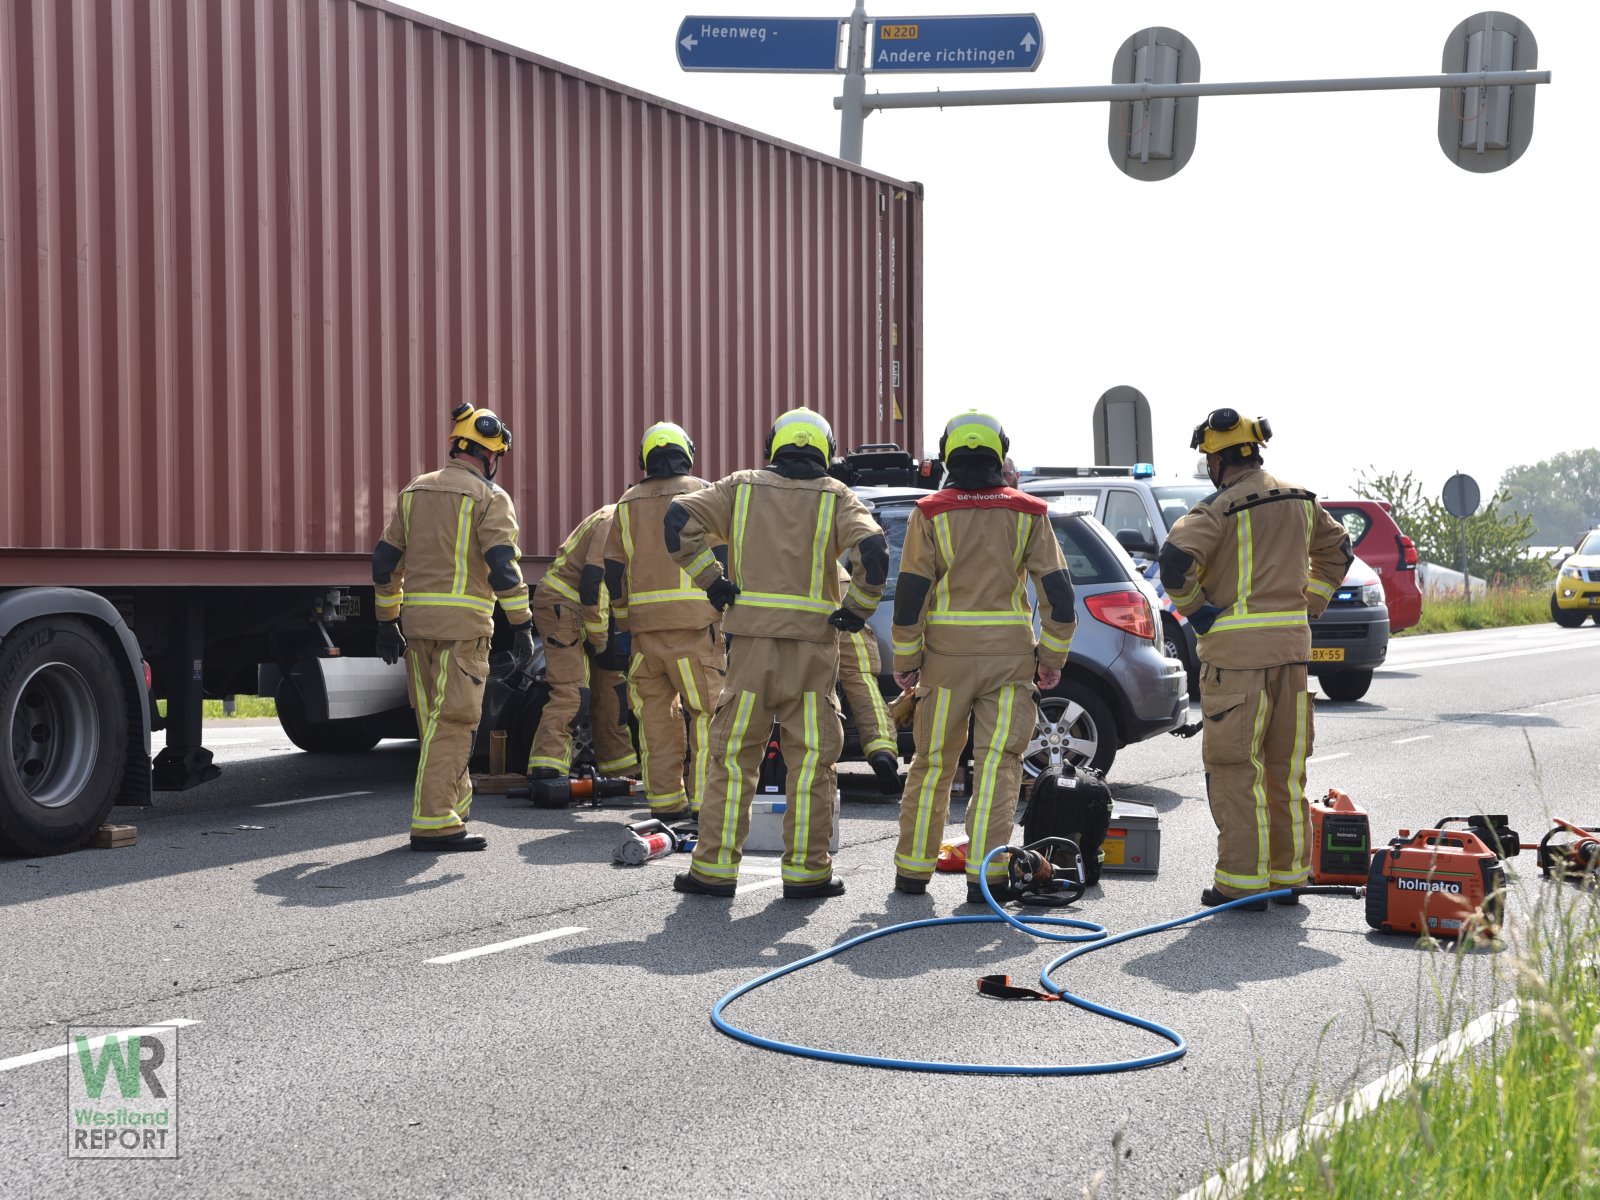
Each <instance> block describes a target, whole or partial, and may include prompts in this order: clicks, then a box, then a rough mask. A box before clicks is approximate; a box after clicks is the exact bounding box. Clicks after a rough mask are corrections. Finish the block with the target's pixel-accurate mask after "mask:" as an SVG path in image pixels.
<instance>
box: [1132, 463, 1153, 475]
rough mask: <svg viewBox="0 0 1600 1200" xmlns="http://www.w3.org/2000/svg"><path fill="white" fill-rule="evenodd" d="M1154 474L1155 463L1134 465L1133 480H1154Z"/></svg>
mask: <svg viewBox="0 0 1600 1200" xmlns="http://www.w3.org/2000/svg"><path fill="white" fill-rule="evenodd" d="M1155 474H1156V465H1155V463H1134V464H1133V477H1134V478H1135V479H1154V478H1155Z"/></svg>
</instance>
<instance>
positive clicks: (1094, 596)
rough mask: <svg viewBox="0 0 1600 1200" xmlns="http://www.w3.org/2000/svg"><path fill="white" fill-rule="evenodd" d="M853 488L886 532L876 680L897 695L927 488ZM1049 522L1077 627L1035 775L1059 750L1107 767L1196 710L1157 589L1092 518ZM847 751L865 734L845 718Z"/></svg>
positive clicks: (1049, 701)
mask: <svg viewBox="0 0 1600 1200" xmlns="http://www.w3.org/2000/svg"><path fill="white" fill-rule="evenodd" d="M856 493H857V494H858V495H859V496H860V497H861V498H862V499H863V500H867V501H870V502H871V503H872V505H873V507H874V508H875V509H876V515H877V518H878V520H879V521H880V522H881V523H882V525H883V528H884V531H885V533H886V534H887V535H888V541H889V584H888V587H887V589H886V590H885V591H884V596H883V603H882V604H880V605H879V606H878V611H877V612H876V613H875V614H874V615H873V618H872V621H871V624H870V628H871V629H872V631H873V633H874V634H876V636H877V638H878V650H879V654H880V656H881V660H882V663H883V674H882V675H881V676H880V677H879V679H878V686H879V688H880V689H882V691H883V694H884V695H885V697H892V696H894V695H895V694H897V692H898V691H899V689H898V688H897V687H896V686H895V683H894V678H893V674H892V666H893V663H894V658H893V655H892V654H891V652H890V626H891V625H892V624H893V613H894V585H895V580H896V578H897V577H898V576H899V573H900V550H901V546H902V545H903V544H904V541H905V534H906V521H907V519H908V518H909V517H910V515H911V506H912V505H913V504H915V503H916V502H917V500H918V499H919V498H921V497H923V496H926V495H927V494H928V493H927V492H926V491H925V490H923V489H919V488H909V487H858V488H856ZM1050 523H1051V525H1052V526H1053V528H1054V530H1055V535H1056V539H1057V540H1058V541H1059V542H1060V543H1061V549H1062V552H1063V553H1064V554H1065V556H1066V560H1067V567H1068V569H1069V570H1070V571H1071V572H1072V587H1073V591H1074V592H1075V594H1076V596H1077V610H1078V611H1077V617H1078V624H1077V629H1076V632H1075V633H1074V634H1073V638H1072V651H1071V653H1070V654H1069V655H1068V657H1067V665H1066V668H1065V669H1064V670H1063V671H1062V672H1061V684H1060V686H1059V687H1057V688H1056V689H1055V690H1054V691H1051V692H1048V693H1045V694H1043V695H1042V696H1041V697H1040V700H1039V716H1038V723H1037V727H1036V729H1035V731H1034V737H1033V739H1032V740H1031V741H1030V743H1029V745H1028V750H1027V756H1026V758H1025V759H1024V767H1025V769H1026V770H1027V772H1028V774H1029V775H1030V776H1032V775H1037V774H1038V773H1039V771H1040V770H1042V769H1043V768H1044V766H1045V765H1047V764H1048V763H1049V761H1050V758H1051V754H1052V752H1053V751H1054V752H1064V756H1065V757H1066V758H1067V759H1068V760H1069V761H1071V762H1073V763H1087V764H1088V765H1090V766H1093V767H1098V768H1099V769H1100V770H1102V771H1103V770H1107V769H1108V768H1109V767H1110V766H1111V762H1112V759H1114V758H1115V757H1116V754H1117V751H1118V750H1120V749H1121V748H1122V747H1123V746H1126V745H1130V744H1131V743H1134V742H1142V741H1144V740H1145V739H1146V738H1151V737H1155V736H1156V735H1157V734H1160V733H1166V732H1168V731H1170V730H1172V729H1174V728H1176V727H1177V726H1179V725H1181V724H1183V723H1184V721H1186V720H1187V719H1188V714H1189V696H1188V690H1187V689H1188V685H1187V679H1186V677H1185V674H1184V669H1183V664H1182V663H1181V662H1178V661H1175V660H1174V659H1171V658H1168V657H1167V656H1166V655H1165V653H1164V652H1163V643H1162V641H1161V638H1160V633H1161V625H1160V622H1159V621H1158V620H1157V618H1156V613H1157V612H1159V611H1160V602H1159V600H1158V599H1157V595H1156V591H1155V588H1154V587H1153V586H1152V585H1151V584H1149V583H1148V582H1147V581H1145V580H1144V579H1143V578H1141V577H1140V574H1139V571H1138V569H1137V568H1136V567H1135V566H1134V564H1133V562H1132V560H1131V559H1129V557H1128V555H1127V553H1126V551H1124V550H1123V548H1122V547H1121V546H1119V545H1118V544H1117V542H1116V540H1115V539H1114V538H1112V537H1111V535H1110V534H1108V533H1107V532H1106V530H1105V527H1104V526H1103V525H1101V524H1100V522H1098V521H1096V520H1095V519H1094V518H1093V517H1091V516H1086V515H1084V514H1081V513H1075V512H1071V511H1068V510H1065V509H1064V510H1062V511H1059V512H1057V511H1054V510H1053V511H1052V512H1051V515H1050ZM1030 598H1031V591H1030ZM914 750H915V746H914V744H913V742H912V737H911V734H910V732H909V731H907V730H901V731H900V753H901V757H903V758H905V759H907V760H909V759H910V757H911V755H912V753H913V751H914ZM843 757H845V758H847V759H851V758H853V759H859V758H860V757H861V745H860V739H859V737H858V736H857V735H856V731H855V727H854V725H853V724H852V723H851V722H850V721H849V720H848V719H847V720H846V722H845V753H844V756H843Z"/></svg>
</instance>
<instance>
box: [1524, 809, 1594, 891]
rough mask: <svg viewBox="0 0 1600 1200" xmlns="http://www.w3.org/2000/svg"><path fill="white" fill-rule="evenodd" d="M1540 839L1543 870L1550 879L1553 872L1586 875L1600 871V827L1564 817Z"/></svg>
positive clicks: (1555, 819)
mask: <svg viewBox="0 0 1600 1200" xmlns="http://www.w3.org/2000/svg"><path fill="white" fill-rule="evenodd" d="M1552 819H1553V820H1554V821H1555V824H1554V825H1552V826H1551V827H1550V832H1548V833H1546V834H1545V835H1544V836H1543V837H1542V838H1540V839H1539V846H1538V849H1539V870H1540V872H1541V873H1542V874H1543V875H1544V877H1545V878H1546V879H1548V878H1550V876H1551V875H1552V874H1557V875H1560V876H1563V877H1566V878H1569V879H1570V878H1574V877H1577V878H1582V877H1583V876H1585V875H1589V874H1600V828H1596V827H1593V826H1585V825H1578V824H1575V823H1574V822H1572V821H1568V820H1566V819H1565V818H1563V817H1554V818H1552Z"/></svg>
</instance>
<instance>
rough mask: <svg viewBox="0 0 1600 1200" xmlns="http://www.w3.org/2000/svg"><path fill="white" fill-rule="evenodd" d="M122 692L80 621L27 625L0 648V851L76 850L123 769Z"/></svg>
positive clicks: (104, 809)
mask: <svg viewBox="0 0 1600 1200" xmlns="http://www.w3.org/2000/svg"><path fill="white" fill-rule="evenodd" d="M126 686H127V681H126V680H125V679H124V678H123V673H122V672H120V671H118V670H117V666H116V663H115V661H114V660H113V659H112V657H111V655H110V653H109V651H108V650H107V649H106V645H105V643H104V642H103V641H101V640H100V639H99V638H98V637H96V636H95V633H94V630H93V628H92V626H90V624H89V623H88V622H87V621H83V620H81V619H79V618H77V617H45V618H42V619H40V620H35V621H26V622H24V623H23V624H21V625H19V626H18V627H17V628H16V629H15V630H13V631H12V632H11V634H10V635H9V636H8V637H7V638H6V639H5V641H4V642H3V643H0V731H4V733H5V735H6V740H7V742H8V745H9V753H7V754H5V755H3V756H0V851H5V852H8V853H11V854H25V855H30V856H37V855H45V854H61V853H63V852H65V851H68V850H76V849H77V848H78V847H79V846H82V845H83V844H84V843H85V842H87V841H88V840H89V839H90V838H92V837H93V836H94V834H95V831H96V830H98V829H99V828H100V826H101V825H102V824H103V823H104V822H105V819H106V814H108V813H109V812H110V811H111V806H112V805H113V804H114V803H115V802H116V798H117V793H118V791H119V789H120V788H121V786H122V775H123V770H124V768H125V767H126V766H127V759H128V734H129V731H128V710H127V705H126V698H127V693H126V692H125V691H124V690H123V689H124V688H125V687H126Z"/></svg>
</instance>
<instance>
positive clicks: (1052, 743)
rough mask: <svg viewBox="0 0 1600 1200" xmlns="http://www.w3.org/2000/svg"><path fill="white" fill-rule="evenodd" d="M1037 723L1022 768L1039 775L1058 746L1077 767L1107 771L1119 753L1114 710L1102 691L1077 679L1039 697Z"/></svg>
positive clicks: (1032, 775)
mask: <svg viewBox="0 0 1600 1200" xmlns="http://www.w3.org/2000/svg"><path fill="white" fill-rule="evenodd" d="M1036 720H1037V724H1036V725H1035V727H1034V731H1033V737H1032V738H1030V739H1029V740H1028V747H1027V749H1026V750H1024V751H1023V752H1022V770H1023V772H1024V773H1025V774H1026V775H1027V776H1028V778H1029V779H1035V778H1037V777H1038V776H1039V773H1040V772H1041V771H1044V770H1045V769H1046V768H1048V767H1049V765H1050V758H1051V752H1052V750H1058V751H1060V752H1061V753H1062V756H1063V757H1064V758H1065V759H1066V760H1067V761H1068V762H1069V763H1071V764H1072V765H1073V766H1075V767H1093V768H1094V769H1095V770H1097V771H1101V772H1105V771H1107V770H1109V769H1110V767H1111V761H1112V759H1114V758H1116V756H1117V726H1116V722H1115V721H1113V720H1112V719H1111V710H1110V708H1108V707H1107V706H1106V702H1105V701H1104V700H1102V699H1101V698H1100V696H1099V694H1098V693H1096V692H1095V690H1094V689H1093V688H1091V687H1089V686H1088V685H1087V684H1084V683H1081V682H1079V681H1078V680H1076V679H1064V680H1062V681H1061V686H1060V687H1058V688H1057V689H1056V690H1055V691H1053V692H1051V693H1049V694H1048V695H1045V696H1041V697H1039V708H1038V712H1037V717H1036Z"/></svg>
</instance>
